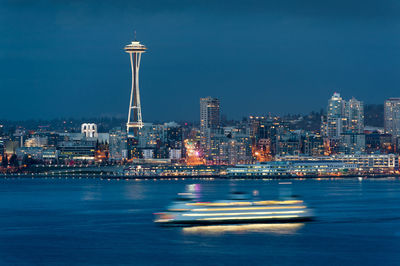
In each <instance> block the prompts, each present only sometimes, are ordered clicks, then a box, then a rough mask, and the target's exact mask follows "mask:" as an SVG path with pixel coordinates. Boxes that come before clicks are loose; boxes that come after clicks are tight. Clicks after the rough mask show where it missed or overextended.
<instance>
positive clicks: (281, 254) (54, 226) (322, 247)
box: [0, 178, 400, 265]
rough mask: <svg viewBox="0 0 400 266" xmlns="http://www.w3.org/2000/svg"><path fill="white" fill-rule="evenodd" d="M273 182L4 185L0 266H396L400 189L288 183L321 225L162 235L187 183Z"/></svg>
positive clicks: (247, 183) (265, 187)
mask: <svg viewBox="0 0 400 266" xmlns="http://www.w3.org/2000/svg"><path fill="white" fill-rule="evenodd" d="M279 182H280V181H279V180H265V181H263V180H242V181H240V180H236V181H228V180H203V181H199V180H178V181H176V180H157V181H155V180H147V181H134V180H130V181H126V180H119V181H118V180H101V179H72V178H68V179H44V178H43V179H27V178H21V179H1V180H0V264H5V265H7V264H8V265H28V264H29V265H30V264H34V265H49V264H54V265H62V264H64V265H71V264H85V265H87V264H92V265H100V264H132V265H187V264H194V265H293V264H295V265H346V264H347V265H350V264H366V265H400V252H399V250H400V180H398V179H390V178H389V179H376V180H363V181H359V180H358V179H338V180H315V179H314V180H292V185H291V190H292V193H293V194H296V195H301V196H302V198H303V199H304V200H305V201H306V203H307V204H308V205H309V206H310V207H312V208H314V210H315V211H316V213H317V220H316V221H315V222H311V223H303V224H286V225H253V226H242V227H240V226H225V227H212V228H210V227H195V228H185V229H182V228H163V227H158V226H157V225H155V224H154V223H153V222H152V220H153V213H155V212H158V211H160V210H163V209H164V207H165V206H166V205H168V204H169V202H170V200H171V198H173V197H174V195H175V194H176V193H178V192H182V190H184V188H185V186H186V185H187V184H193V183H198V184H200V194H201V196H202V200H212V199H217V198H223V197H225V196H226V194H227V193H228V192H229V191H232V190H241V191H248V192H251V191H253V190H255V189H257V190H259V192H260V197H261V198H262V199H276V198H277V197H278V196H279V191H280V187H281V186H282V185H279Z"/></svg>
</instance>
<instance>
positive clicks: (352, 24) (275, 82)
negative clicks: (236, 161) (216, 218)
mask: <svg viewBox="0 0 400 266" xmlns="http://www.w3.org/2000/svg"><path fill="white" fill-rule="evenodd" d="M134 29H136V31H137V38H138V39H139V40H140V41H141V42H142V43H144V44H145V45H147V46H148V48H149V50H148V53H146V54H144V55H143V57H142V65H141V74H140V75H141V76H140V82H141V83H140V86H141V96H142V108H143V109H142V113H143V119H144V121H152V120H197V119H198V113H199V98H200V97H202V96H209V95H210V96H215V97H218V98H220V99H221V107H222V112H223V113H225V114H227V115H228V117H229V118H240V117H242V116H247V115H249V114H267V113H269V112H272V113H278V114H279V113H280V114H282V113H298V112H301V113H306V112H309V111H312V110H319V109H320V108H321V107H325V105H326V103H327V99H328V98H329V97H330V96H331V94H332V93H333V92H334V91H338V92H341V94H342V95H343V96H344V97H346V98H348V97H351V96H355V97H356V98H358V99H360V100H363V101H364V102H366V103H382V102H383V101H384V100H385V99H386V98H388V97H394V96H400V90H399V88H400V86H399V85H400V37H399V36H400V2H398V1H394V0H393V1H391V0H388V1H371V0H369V1H368V0H364V1H349V0H325V1H321V0H303V1H298V0H276V1H254V0H249V1H238V0H230V1H218V0H192V1H179V0H165V1H163V0H157V1H151V0H146V1H143V0H141V1H135V0H130V1H122V0H113V1H100V0H86V1H77V0H76V1H75V0H37V1H30V0H10V1H4V0H0V34H1V36H0V88H1V108H0V119H27V118H41V119H48V118H56V117H89V116H90V117H92V116H102V115H122V116H125V115H126V113H127V109H128V101H129V98H128V97H129V93H130V82H131V81H130V65H129V57H128V55H127V54H126V53H124V51H123V47H124V46H125V45H126V44H128V43H129V42H130V41H131V40H132V39H133V31H134Z"/></svg>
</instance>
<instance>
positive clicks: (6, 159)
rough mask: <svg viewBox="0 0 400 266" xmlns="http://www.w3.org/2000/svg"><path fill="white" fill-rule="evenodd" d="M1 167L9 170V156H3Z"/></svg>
mask: <svg viewBox="0 0 400 266" xmlns="http://www.w3.org/2000/svg"><path fill="white" fill-rule="evenodd" d="M1 166H3V167H4V168H7V166H8V158H7V154H4V155H3V158H2V159H1Z"/></svg>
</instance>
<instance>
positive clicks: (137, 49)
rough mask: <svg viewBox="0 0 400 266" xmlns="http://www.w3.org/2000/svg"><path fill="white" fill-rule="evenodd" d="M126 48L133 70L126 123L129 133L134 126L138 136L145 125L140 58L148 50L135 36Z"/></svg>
mask: <svg viewBox="0 0 400 266" xmlns="http://www.w3.org/2000/svg"><path fill="white" fill-rule="evenodd" d="M135 35H136V34H135ZM124 49H125V51H126V52H127V53H129V56H130V59H131V71H132V88H131V98H130V101H129V112H128V122H127V123H126V130H127V132H128V134H129V130H130V129H131V128H132V129H133V135H134V136H137V133H138V130H139V129H141V128H142V127H143V122H142V109H141V105H140V92H139V67H140V58H141V56H142V53H144V52H146V50H147V48H146V47H145V46H144V45H143V44H141V43H140V42H138V41H137V40H136V36H135V41H133V42H131V43H130V44H128V45H127V46H125V48H124Z"/></svg>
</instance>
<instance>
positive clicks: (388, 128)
mask: <svg viewBox="0 0 400 266" xmlns="http://www.w3.org/2000/svg"><path fill="white" fill-rule="evenodd" d="M384 121H385V133H386V134H391V135H392V137H393V138H395V137H398V136H400V98H390V99H388V100H386V101H385V118H384Z"/></svg>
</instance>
